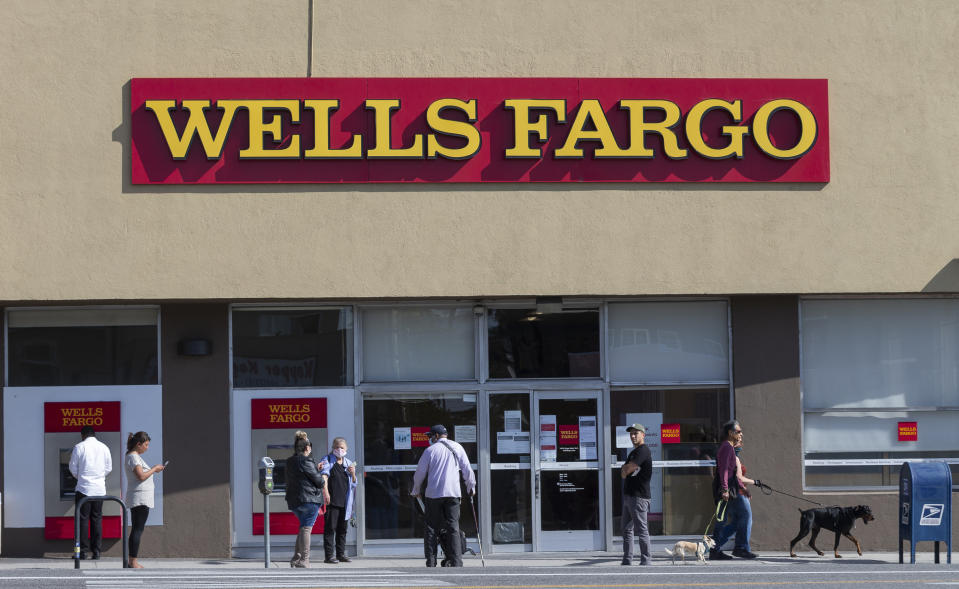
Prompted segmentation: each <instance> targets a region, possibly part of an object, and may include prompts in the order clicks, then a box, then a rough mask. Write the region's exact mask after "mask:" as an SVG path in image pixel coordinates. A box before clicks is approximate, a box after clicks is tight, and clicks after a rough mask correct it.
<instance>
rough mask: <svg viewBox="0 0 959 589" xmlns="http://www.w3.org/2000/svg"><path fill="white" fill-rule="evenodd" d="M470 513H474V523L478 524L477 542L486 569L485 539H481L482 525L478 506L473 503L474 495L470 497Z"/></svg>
mask: <svg viewBox="0 0 959 589" xmlns="http://www.w3.org/2000/svg"><path fill="white" fill-rule="evenodd" d="M470 511H472V512H473V523H475V524H476V542H477V543H478V544H479V549H480V560H481V561H482V562H483V568H486V557H485V556H483V539H482V538H480V525H479V520H478V519H477V518H476V504H474V503H473V495H470Z"/></svg>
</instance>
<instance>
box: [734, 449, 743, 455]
mask: <svg viewBox="0 0 959 589" xmlns="http://www.w3.org/2000/svg"><path fill="white" fill-rule="evenodd" d="M742 451H743V449H742V448H736V456H739V455H740V454H741V453H742Z"/></svg>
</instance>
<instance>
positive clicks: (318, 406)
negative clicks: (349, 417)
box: [250, 399, 326, 429]
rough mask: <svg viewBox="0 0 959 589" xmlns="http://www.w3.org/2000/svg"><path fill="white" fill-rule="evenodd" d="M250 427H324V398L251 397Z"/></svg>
mask: <svg viewBox="0 0 959 589" xmlns="http://www.w3.org/2000/svg"><path fill="white" fill-rule="evenodd" d="M250 417H251V421H252V429H306V428H320V427H326V399H251V400H250Z"/></svg>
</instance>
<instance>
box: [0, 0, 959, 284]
mask: <svg viewBox="0 0 959 589" xmlns="http://www.w3.org/2000/svg"><path fill="white" fill-rule="evenodd" d="M4 7H5V11H4V18H3V19H0V48H2V50H0V74H2V79H3V81H4V82H3V84H0V105H2V109H0V210H2V215H0V235H2V236H3V237H2V239H0V276H2V280H0V301H2V300H7V301H13V300H81V299H142V298H150V299H157V298H171V299H177V298H185V299H203V298H228V299H236V298H252V299H255V298H263V297H270V298H284V297H303V298H314V297H334V298H338V297H342V298H346V297H392V296H410V297H421V296H475V295H527V294H542V293H548V294H610V295H614V294H673V293H675V294H697V293H753V292H755V293H778V292H798V293H818V292H822V293H825V292H917V291H922V290H924V289H926V290H936V289H938V290H951V291H959V264H952V265H951V266H950V262H951V261H952V260H954V259H956V258H959V230H957V227H959V198H957V192H959V190H957V188H959V174H957V172H956V170H957V166H956V164H955V163H954V162H953V161H952V160H953V158H952V156H953V152H954V145H955V137H956V136H957V135H959V116H957V115H956V114H955V110H954V109H953V108H952V107H953V105H954V104H955V102H956V98H957V94H959V85H957V84H956V83H955V80H956V79H959V65H957V60H956V55H959V41H957V39H959V26H957V24H959V3H956V2H954V1H952V0H942V1H933V0H914V1H904V0H862V1H844V2H835V1H833V0H821V1H818V2H812V1H809V2H787V1H785V0H779V1H757V0H736V1H732V2H723V3H717V2H695V3H694V2H689V3H676V2H674V1H671V0H664V1H658V2H599V1H597V2H584V1H582V0H578V1H557V0H549V1H545V0H543V1H538V2H516V1H515V0H487V1H484V2H479V3H475V2H474V3H467V2H452V1H441V0H428V1H419V0H417V1H407V2H401V3H398V2H393V1H390V0H378V1H373V2H356V1H350V2H325V1H322V0H316V1H315V3H314V5H313V15H314V16H313V21H314V22H313V43H312V49H313V55H312V74H313V75H314V76H317V77H319V76H596V77H619V76H634V77H657V76H671V77H672V76H674V77H814V78H827V79H828V80H829V88H830V90H829V91H830V135H831V137H830V139H831V146H830V148H831V152H832V163H831V168H832V181H831V182H830V183H829V184H828V185H825V186H803V185H790V186H783V185H758V186H742V185H736V186H721V187H716V186H709V185H702V186H689V185H624V184H610V185H587V186H570V185H555V184H553V185H538V186H530V185H490V186H480V185H435V186H425V187H424V186H412V185H404V186H366V185H354V186H322V185H317V186H293V187H290V186H283V187H280V188H278V189H276V190H274V189H272V188H271V187H263V186H251V187H239V188H235V187H213V188H209V187H207V188H203V187H200V188H192V187H179V188H174V189H156V188H149V187H132V186H131V185H130V184H129V181H128V176H129V173H128V171H127V170H128V157H129V156H128V153H127V151H126V149H125V147H126V146H127V145H128V143H129V117H128V116H127V114H126V112H127V108H128V107H127V105H126V104H125V102H124V100H125V97H127V91H126V84H127V83H128V81H129V79H130V78H131V77H188V76H203V77H225V76H290V77H302V76H305V75H306V74H307V68H308V64H309V62H310V60H309V59H308V47H309V38H308V31H309V23H308V14H309V10H310V3H309V1H308V0H295V1H293V0H287V1H279V0H275V1H271V2H262V1H259V0H218V1H204V2H196V1H185V0H163V1H156V2H128V1H127V0H113V1H105V0H101V1H97V2H85V3H64V2H58V1H52V0H10V1H8V2H6V3H5V5H4ZM947 267H948V268H947ZM944 269H946V270H944ZM930 283H932V286H930Z"/></svg>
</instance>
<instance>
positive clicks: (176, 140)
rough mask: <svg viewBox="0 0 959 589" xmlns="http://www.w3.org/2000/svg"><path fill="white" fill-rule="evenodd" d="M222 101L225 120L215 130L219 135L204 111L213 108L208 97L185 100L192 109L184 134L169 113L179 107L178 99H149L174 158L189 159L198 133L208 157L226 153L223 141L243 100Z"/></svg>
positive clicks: (149, 108) (148, 103) (214, 157)
mask: <svg viewBox="0 0 959 589" xmlns="http://www.w3.org/2000/svg"><path fill="white" fill-rule="evenodd" d="M223 102H224V105H223V107H221V108H222V109H223V119H222V120H221V121H220V127H219V128H218V129H217V130H216V138H214V137H213V134H212V133H211V132H210V125H209V123H208V122H207V120H206V115H205V111H206V110H207V109H209V108H210V101H209V100H184V101H183V105H182V106H183V108H185V109H187V110H188V111H190V118H189V119H188V120H187V123H186V127H185V128H184V129H183V135H178V134H177V131H176V127H174V126H173V118H172V117H171V116H170V113H171V112H172V111H173V109H174V108H175V107H176V101H175V100H147V101H146V108H147V110H151V111H153V114H155V115H156V118H157V122H158V123H159V124H160V130H161V131H163V138H164V139H166V143H167V146H168V147H169V148H170V155H172V156H173V159H175V160H182V159H186V156H187V153H188V152H189V150H190V144H191V143H192V142H193V136H194V135H199V137H200V143H201V144H202V145H203V151H204V152H205V153H206V159H208V160H217V159H220V155H221V154H222V153H223V144H224V143H225V142H226V136H227V133H228V132H229V130H230V124H231V123H232V122H233V116H234V115H235V114H236V111H237V110H238V108H239V107H240V103H238V102H237V101H235V100H230V101H223Z"/></svg>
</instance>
